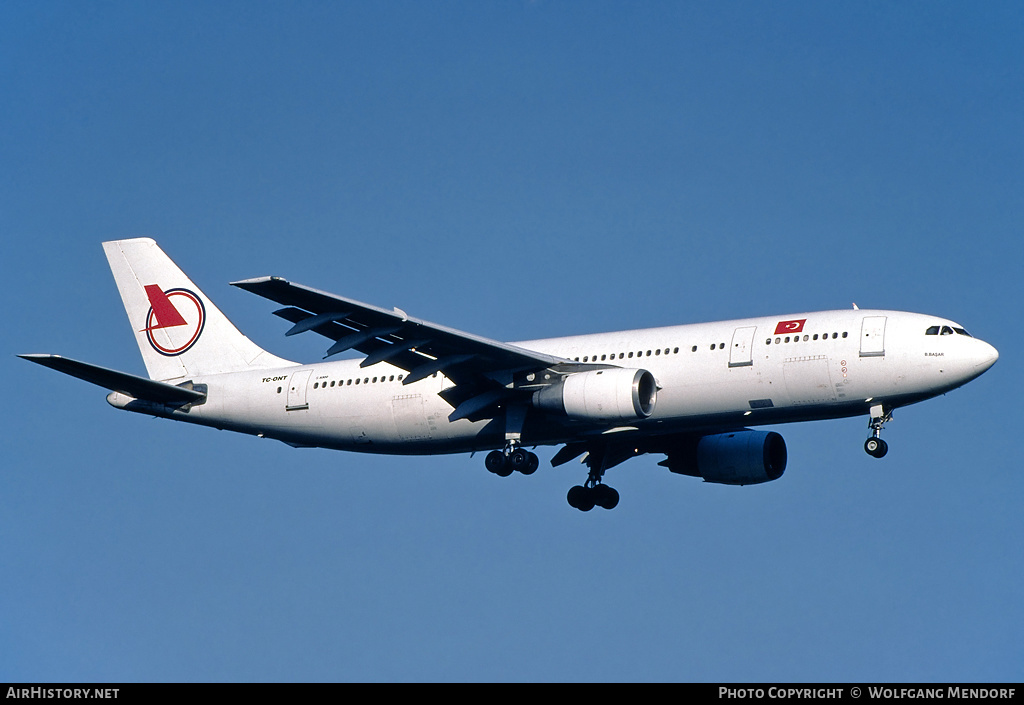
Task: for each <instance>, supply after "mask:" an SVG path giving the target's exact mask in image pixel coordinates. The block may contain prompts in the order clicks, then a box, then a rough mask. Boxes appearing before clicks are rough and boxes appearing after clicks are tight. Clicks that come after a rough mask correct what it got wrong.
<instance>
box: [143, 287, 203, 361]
mask: <svg viewBox="0 0 1024 705" xmlns="http://www.w3.org/2000/svg"><path fill="white" fill-rule="evenodd" d="M145 289H146V297H147V298H148V299H149V313H148V314H146V327H145V328H143V329H142V330H141V331H140V332H143V333H145V334H146V337H147V338H148V339H149V344H150V345H152V346H153V349H154V350H156V351H157V352H158V353H160V354H161V355H167V356H168V357H174V356H176V355H181V354H182V353H183V352H185V351H186V350H188V349H189V348H191V347H192V346H193V345H195V344H196V341H198V340H199V336H200V335H202V333H203V327H204V326H205V325H206V307H205V306H203V301H202V299H200V298H199V295H198V294H196V293H195V292H194V291H190V290H188V289H168V290H167V291H164V290H163V289H161V288H160V287H159V286H157V285H156V284H148V285H146V287H145Z"/></svg>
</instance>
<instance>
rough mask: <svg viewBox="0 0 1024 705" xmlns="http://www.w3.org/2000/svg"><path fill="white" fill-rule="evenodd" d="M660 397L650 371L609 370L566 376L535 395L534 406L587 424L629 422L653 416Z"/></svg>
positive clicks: (575, 373)
mask: <svg viewBox="0 0 1024 705" xmlns="http://www.w3.org/2000/svg"><path fill="white" fill-rule="evenodd" d="M657 396H658V383H657V382H655V380H654V375H652V374H651V373H650V372H648V371H647V370H631V369H623V368H609V369H604V370H590V371H588V372H574V373H572V374H570V375H566V376H565V377H563V378H562V379H561V380H559V381H558V382H556V383H554V384H552V385H550V386H547V387H544V388H543V389H541V390H539V391H537V392H534V394H533V405H534V406H535V407H536V408H538V409H543V410H544V411H550V412H554V413H557V414H563V415H565V416H568V417H570V418H574V419H581V420H585V421H628V420H636V419H645V418H647V417H648V416H650V415H651V412H653V411H654V402H655V401H656V399H657Z"/></svg>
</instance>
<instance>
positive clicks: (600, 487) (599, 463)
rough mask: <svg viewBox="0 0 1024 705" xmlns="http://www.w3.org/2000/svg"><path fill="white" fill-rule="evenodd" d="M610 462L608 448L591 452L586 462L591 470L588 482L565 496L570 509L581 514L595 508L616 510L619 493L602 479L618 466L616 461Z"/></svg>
mask: <svg viewBox="0 0 1024 705" xmlns="http://www.w3.org/2000/svg"><path fill="white" fill-rule="evenodd" d="M609 460H610V459H609V453H608V450H607V448H604V449H601V450H598V449H593V450H592V451H591V452H590V454H589V455H588V456H587V460H586V463H587V467H588V468H589V471H588V473H587V481H586V482H584V483H583V484H582V485H576V486H575V487H573V488H571V489H570V490H569V492H568V494H566V496H565V498H566V500H568V502H569V506H570V507H572V508H573V509H579V510H580V511H581V512H589V511H590V510H591V509H593V508H594V507H601V508H602V509H615V507H617V506H618V504H619V493H618V491H616V490H615V488H614V487H609V486H608V485H606V484H604V483H603V482H602V481H601V478H603V477H604V471H605V470H606V469H607V468H608V467H610V466H611V465H615V464H616V463H615V462H614V461H611V462H609ZM619 462H621V461H619Z"/></svg>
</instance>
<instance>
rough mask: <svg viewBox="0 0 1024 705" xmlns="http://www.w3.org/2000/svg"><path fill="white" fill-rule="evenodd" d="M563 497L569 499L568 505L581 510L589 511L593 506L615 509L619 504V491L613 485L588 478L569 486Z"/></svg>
mask: <svg viewBox="0 0 1024 705" xmlns="http://www.w3.org/2000/svg"><path fill="white" fill-rule="evenodd" d="M565 498H566V499H567V500H568V501H569V506H570V507H572V508H573V509H579V510H580V511H581V512H589V511H590V510H591V509H593V508H594V507H601V508H602V509H615V507H616V506H618V504H619V493H618V491H617V490H616V489H615V488H614V487H609V486H608V485H606V484H604V483H602V482H593V481H592V480H590V479H588V480H587V481H586V483H584V484H582V485H576V486H575V487H573V488H571V489H570V490H569V493H568V494H567V495H566V496H565Z"/></svg>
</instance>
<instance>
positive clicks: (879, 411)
mask: <svg viewBox="0 0 1024 705" xmlns="http://www.w3.org/2000/svg"><path fill="white" fill-rule="evenodd" d="M889 421H892V409H887V408H886V407H884V406H882V405H881V404H878V405H876V406H873V407H871V418H870V419H869V420H868V428H870V429H871V438H869V439H867V440H866V441H864V451H865V452H866V453H867V454H868V455H870V456H871V457H873V458H881V457H883V456H884V455H885V454H886V453H888V452H889V444H887V443H886V442H885V441H883V440H882V428H883V427H884V426H885V424H886V423H888V422H889Z"/></svg>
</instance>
